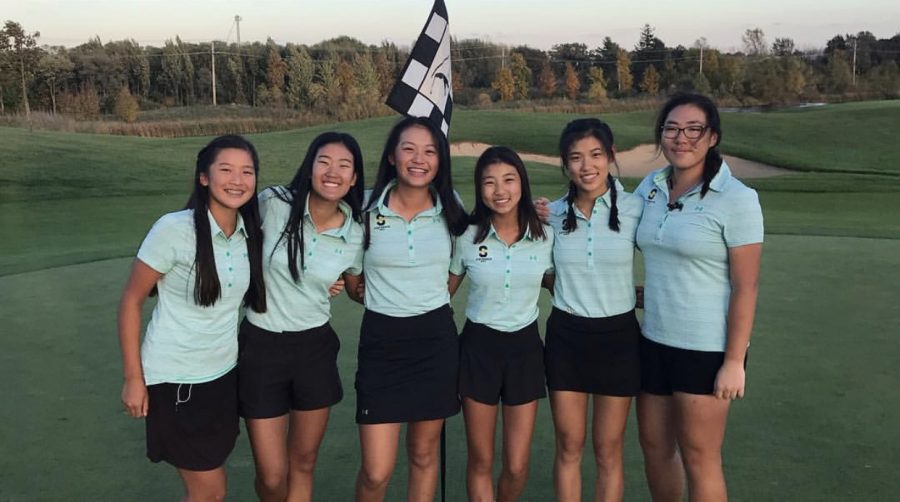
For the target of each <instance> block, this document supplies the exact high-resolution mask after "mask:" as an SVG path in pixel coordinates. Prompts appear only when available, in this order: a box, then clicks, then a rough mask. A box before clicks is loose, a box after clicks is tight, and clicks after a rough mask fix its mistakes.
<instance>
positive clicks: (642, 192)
mask: <svg viewBox="0 0 900 502" xmlns="http://www.w3.org/2000/svg"><path fill="white" fill-rule="evenodd" d="M654 176H656V171H653V172H651V173H650V174H648V175H647V176H645V177H644V179H642V180H641V182H640V183H639V184H638V186H637V188H635V189H634V192H633V194H634V195H636V196H638V198H640V199H641V200H643V199H646V198H647V192H649V191H650V187H651V186H653V177H654Z"/></svg>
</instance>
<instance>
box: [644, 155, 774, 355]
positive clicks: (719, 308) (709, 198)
mask: <svg viewBox="0 0 900 502" xmlns="http://www.w3.org/2000/svg"><path fill="white" fill-rule="evenodd" d="M671 170H672V168H671V167H665V168H663V169H660V170H657V171H654V172H652V173H650V174H649V175H647V177H646V178H644V180H643V181H642V182H641V184H640V185H639V186H638V188H637V190H636V191H635V194H636V195H638V196H639V197H641V199H643V203H644V215H643V217H642V218H641V223H640V225H639V226H638V232H637V243H638V246H639V247H640V249H641V252H642V253H643V255H644V268H645V271H646V281H645V285H644V324H643V327H642V329H643V333H644V336H646V337H647V338H649V339H651V340H653V341H655V342H658V343H662V344H665V345H669V346H672V347H678V348H682V349H689V350H700V351H707V352H723V351H724V350H725V346H726V342H727V330H728V302H729V300H730V297H731V279H730V274H729V268H728V263H729V262H728V248H732V247H737V246H743V245H746V244H755V243H760V242H762V241H763V217H762V210H761V209H760V206H759V198H758V196H757V194H756V191H755V190H753V189H751V188H749V187H747V186H746V185H744V184H743V183H741V182H740V181H739V180H738V179H737V178H735V177H734V176H732V175H731V170H730V169H729V168H728V165H727V164H725V163H724V162H723V163H722V167H721V169H719V173H718V174H716V176H715V177H714V178H713V179H712V181H711V182H710V185H709V191H708V192H707V193H706V196H705V197H703V198H702V199H701V198H700V188H701V187H700V186H696V187H694V188H693V189H691V190H688V191H687V192H686V193H685V194H684V195H682V196H681V198H679V199H678V201H677V202H680V203H681V204H682V205H683V206H682V208H681V210H677V209H676V210H672V211H670V210H669V209H668V207H667V204H668V203H669V202H670V200H669V187H668V183H667V179H668V178H669V176H670V174H671Z"/></svg>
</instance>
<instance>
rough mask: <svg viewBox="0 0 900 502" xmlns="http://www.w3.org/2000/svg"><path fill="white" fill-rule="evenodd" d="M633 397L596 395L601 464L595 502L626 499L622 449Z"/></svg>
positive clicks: (595, 427)
mask: <svg viewBox="0 0 900 502" xmlns="http://www.w3.org/2000/svg"><path fill="white" fill-rule="evenodd" d="M630 408H631V398H630V397H614V396H601V395H596V394H595V395H594V421H593V440H594V458H595V459H596V461H597V484H596V485H595V487H594V500H595V502H621V500H622V498H623V497H624V496H625V470H624V468H623V466H622V450H623V447H624V444H625V424H626V423H627V421H628V410H629V409H630Z"/></svg>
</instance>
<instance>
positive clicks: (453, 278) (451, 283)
mask: <svg viewBox="0 0 900 502" xmlns="http://www.w3.org/2000/svg"><path fill="white" fill-rule="evenodd" d="M465 277H466V274H463V275H456V274H450V276H449V278H448V279H447V290H448V291H450V296H451V297H452V296H453V295H455V294H456V290H457V289H459V285H460V284H462V281H463V279H464V278H465Z"/></svg>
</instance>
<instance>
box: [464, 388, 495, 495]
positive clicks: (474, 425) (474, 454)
mask: <svg viewBox="0 0 900 502" xmlns="http://www.w3.org/2000/svg"><path fill="white" fill-rule="evenodd" d="M463 417H464V418H465V422H466V443H467V446H468V462H467V463H466V493H467V494H468V495H469V500H470V501H471V502H493V500H494V483H493V477H494V473H493V467H494V431H495V430H496V428H497V406H496V405H490V404H483V403H479V402H477V401H473V400H472V399H469V398H463ZM504 418H505V414H504Z"/></svg>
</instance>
